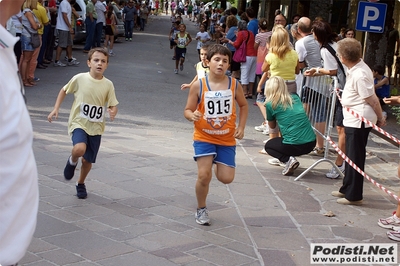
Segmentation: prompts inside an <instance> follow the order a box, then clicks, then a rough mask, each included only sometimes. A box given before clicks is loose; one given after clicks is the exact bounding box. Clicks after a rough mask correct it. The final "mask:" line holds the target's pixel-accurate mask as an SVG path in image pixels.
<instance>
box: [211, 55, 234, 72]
mask: <svg viewBox="0 0 400 266" xmlns="http://www.w3.org/2000/svg"><path fill="white" fill-rule="evenodd" d="M229 65H230V64H229V56H227V55H222V54H215V55H213V57H211V60H210V61H209V62H208V66H209V68H210V72H212V73H214V74H215V75H225V72H226V71H227V70H228V68H229Z"/></svg>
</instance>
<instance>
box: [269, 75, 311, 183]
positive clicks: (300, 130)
mask: <svg viewBox="0 0 400 266" xmlns="http://www.w3.org/2000/svg"><path fill="white" fill-rule="evenodd" d="M265 96H266V100H265V106H266V109H267V120H268V126H269V131H270V133H273V132H274V130H276V131H277V130H278V128H277V125H278V126H279V129H280V131H281V135H282V137H276V138H273V139H270V140H269V141H267V143H265V151H266V152H267V153H268V154H269V155H271V156H272V157H275V158H277V159H279V161H281V162H284V163H285V164H286V166H285V168H284V169H283V171H282V174H283V175H286V176H288V175H293V172H294V170H295V169H296V168H297V167H298V166H299V165H300V163H299V162H298V161H297V160H296V158H295V157H294V156H300V155H303V154H307V153H309V152H311V151H312V150H313V149H314V147H315V133H314V131H313V129H312V127H311V124H310V120H309V119H308V117H307V114H306V112H305V111H304V108H303V104H302V103H301V100H300V97H299V96H298V95H297V94H296V93H292V94H291V93H289V92H288V90H287V87H286V83H285V80H284V79H282V78H281V77H278V76H275V77H271V78H269V80H268V81H267V83H266V84H265Z"/></svg>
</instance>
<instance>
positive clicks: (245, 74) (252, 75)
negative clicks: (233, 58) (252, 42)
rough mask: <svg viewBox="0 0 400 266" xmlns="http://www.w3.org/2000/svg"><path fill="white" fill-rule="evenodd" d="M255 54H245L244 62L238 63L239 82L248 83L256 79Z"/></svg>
mask: <svg viewBox="0 0 400 266" xmlns="http://www.w3.org/2000/svg"><path fill="white" fill-rule="evenodd" d="M256 68H257V56H246V62H243V63H241V65H240V73H241V74H240V83H242V84H243V85H248V84H249V82H254V81H255V79H256Z"/></svg>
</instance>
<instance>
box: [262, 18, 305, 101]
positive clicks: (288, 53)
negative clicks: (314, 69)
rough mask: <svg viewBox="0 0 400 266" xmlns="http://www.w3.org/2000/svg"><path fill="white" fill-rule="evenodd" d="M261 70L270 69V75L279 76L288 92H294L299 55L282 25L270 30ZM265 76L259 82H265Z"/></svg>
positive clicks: (298, 70)
mask: <svg viewBox="0 0 400 266" xmlns="http://www.w3.org/2000/svg"><path fill="white" fill-rule="evenodd" d="M262 71H263V72H268V71H270V77H275V76H279V77H281V78H283V79H284V80H285V82H286V85H287V89H288V91H289V92H290V93H296V91H297V86H296V80H295V79H296V74H298V73H299V72H300V67H299V57H298V55H297V53H296V51H295V50H294V49H293V48H292V45H291V44H290V42H289V34H288V32H287V30H286V29H285V28H284V27H283V26H282V25H275V26H274V28H273V30H272V35H271V42H270V44H269V51H268V54H267V56H266V57H265V61H264V63H263V65H262ZM265 79H266V77H265V78H263V79H261V81H260V82H265Z"/></svg>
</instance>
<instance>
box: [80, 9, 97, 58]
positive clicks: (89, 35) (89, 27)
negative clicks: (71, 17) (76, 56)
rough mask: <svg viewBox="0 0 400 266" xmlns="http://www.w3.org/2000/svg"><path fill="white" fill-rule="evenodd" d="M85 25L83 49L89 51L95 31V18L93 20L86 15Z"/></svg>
mask: <svg viewBox="0 0 400 266" xmlns="http://www.w3.org/2000/svg"><path fill="white" fill-rule="evenodd" d="M85 25H86V43H85V47H84V48H83V50H86V51H89V50H90V49H91V48H92V47H93V46H94V33H95V31H96V20H95V19H94V20H93V22H92V21H91V20H90V17H86V19H85Z"/></svg>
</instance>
